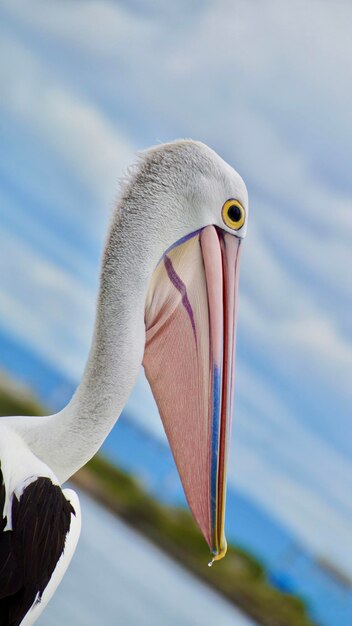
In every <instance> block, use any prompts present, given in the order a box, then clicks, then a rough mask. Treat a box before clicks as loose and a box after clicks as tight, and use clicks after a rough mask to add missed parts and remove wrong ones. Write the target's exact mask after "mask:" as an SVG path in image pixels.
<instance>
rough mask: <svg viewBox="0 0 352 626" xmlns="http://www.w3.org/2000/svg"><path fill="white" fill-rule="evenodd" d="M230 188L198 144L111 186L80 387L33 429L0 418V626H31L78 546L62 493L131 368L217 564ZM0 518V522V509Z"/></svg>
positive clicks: (235, 215) (111, 417) (224, 452)
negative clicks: (113, 193)
mask: <svg viewBox="0 0 352 626" xmlns="http://www.w3.org/2000/svg"><path fill="white" fill-rule="evenodd" d="M247 219H248V197H247V190H246V187H245V184H244V182H243V180H242V178H241V177H240V176H239V174H238V173H237V172H236V171H235V170H234V169H232V167H230V166H229V165H228V164H227V163H226V162H225V161H223V160H222V159H221V158H220V157H219V156H218V155H217V154H216V153H215V152H214V151H213V150H211V149H210V148H209V147H207V146H206V145H204V144H202V143H200V142H196V141H191V140H184V141H176V142H172V143H169V144H164V145H159V146H156V147H154V148H151V149H150V150H147V151H146V152H144V153H142V154H141V155H140V156H139V159H138V161H137V162H136V164H135V165H134V166H133V167H132V168H131V170H130V172H129V174H128V176H127V177H126V179H125V180H124V182H123V184H122V189H121V193H120V197H119V201H118V203H117V206H116V209H115V211H114V213H113V216H112V220H111V224H110V227H109V231H108V235H107V239H106V243H105V248H104V253H103V257H102V266H101V278H100V289H99V295H98V302H97V313H96V321H95V327H94V334H93V339H92V344H91V349H90V353H89V356H88V360H87V364H86V366H85V370H84V373H83V376H82V380H81V382H80V384H79V386H78V388H77V390H76V392H75V394H74V395H73V397H72V399H71V400H70V402H69V403H68V405H67V406H66V407H64V408H63V409H62V410H61V411H60V412H59V413H56V414H54V415H49V416H45V417H21V416H19V417H5V418H0V468H1V474H0V509H2V522H1V516H0V524H1V528H0V626H19V625H20V624H21V625H25V626H30V625H31V624H33V623H34V622H35V621H36V619H37V617H38V615H39V614H40V612H41V611H42V609H43V608H44V606H45V605H46V603H47V602H48V600H49V599H50V597H51V595H52V594H53V593H54V591H55V589H56V587H57V585H58V584H59V582H60V580H61V578H62V576H63V574H64V572H65V570H66V569H67V567H68V564H69V562H70V559H71V557H72V555H73V553H74V549H75V546H76V543H77V541H78V537H79V530H80V519H81V517H80V510H79V501H78V497H77V495H76V494H75V493H74V492H73V491H72V490H68V489H64V490H62V489H61V485H62V484H63V483H64V482H65V481H66V480H68V479H69V478H70V476H72V475H73V474H74V473H75V472H76V471H77V470H78V469H79V468H80V467H82V466H83V465H84V464H85V463H86V462H87V461H88V460H89V459H90V458H91V457H92V456H93V455H94V454H95V453H96V452H97V450H98V449H99V448H100V446H101V444H102V442H103V441H104V439H105V438H106V436H107V435H108V433H109V432H110V430H111V428H112V427H113V425H114V423H115V422H116V420H117V418H118V417H119V415H120V413H121V411H122V409H123V407H124V405H125V403H126V401H127V399H128V396H129V394H130V392H131V390H132V388H133V386H134V383H135V381H136V378H137V375H138V372H139V370H140V367H141V365H143V366H144V368H145V373H146V376H147V378H148V381H149V383H150V386H151V389H152V392H153V394H154V397H155V399H156V402H157V405H158V408H159V412H160V416H161V419H162V421H163V424H164V428H165V431H166V434H167V437H168V440H169V443H170V446H171V449H172V452H173V455H174V458H175V462H176V465H177V468H178V472H179V474H180V478H181V481H182V484H183V487H184V491H185V494H186V497H187V500H188V503H189V506H190V509H191V511H192V514H193V516H194V518H195V520H196V522H197V524H198V526H199V528H200V530H201V532H202V533H203V535H204V537H205V539H206V541H207V543H208V545H209V547H210V550H211V555H212V560H217V559H220V558H222V556H224V554H225V552H226V539H225V534H224V517H225V499H226V462H227V456H228V441H229V433H230V422H231V416H232V403H233V386H234V362H235V334H236V309H237V287H238V275H239V257H240V245H241V241H242V239H243V237H244V236H245V234H246V230H247ZM0 513H1V510H0Z"/></svg>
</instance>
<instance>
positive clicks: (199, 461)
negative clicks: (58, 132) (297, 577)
mask: <svg viewBox="0 0 352 626" xmlns="http://www.w3.org/2000/svg"><path fill="white" fill-rule="evenodd" d="M126 200H127V201H128V203H129V206H131V207H133V209H132V215H131V212H125V213H123V215H122V216H120V228H121V220H122V221H123V220H128V222H129V224H130V226H131V228H133V229H134V232H131V231H130V232H131V235H130V236H131V239H133V238H135V237H136V229H137V233H138V234H137V237H138V239H139V241H140V240H141V239H142V238H141V234H140V233H141V230H140V229H142V230H143V231H144V237H143V248H144V249H143V252H141V250H140V249H139V252H138V257H139V264H140V263H141V262H142V263H143V264H144V267H145V268H148V269H149V275H148V278H147V280H146V281H145V284H146V286H147V289H146V294H145V307H144V316H145V329H146V337H145V347H144V356H143V365H144V368H145V372H146V376H147V378H148V381H149V383H150V386H151V389H152V392H153V394H154V397H155V400H156V402H157V405H158V409H159V412H160V416H161V418H162V421H163V424H164V428H165V431H166V434H167V437H168V440H169V443H170V446H171V449H172V452H173V455H174V458H175V462H176V465H177V468H178V472H179V475H180V478H181V481H182V484H183V487H184V491H185V494H186V497H187V500H188V503H189V506H190V509H191V511H192V513H193V516H194V518H195V520H196V521H197V523H198V525H199V527H200V529H201V531H202V533H203V535H204V537H205V538H206V540H207V542H208V544H209V546H210V549H211V553H212V558H213V560H217V559H220V558H221V557H222V556H224V554H225V552H226V539H225V534H224V517H225V488H226V462H227V456H228V455H227V452H228V441H229V435H230V423H231V416H232V397H233V386H234V362H235V324H236V308H237V286H238V272H239V256H240V244H241V241H242V239H243V237H244V236H245V235H246V230H247V220H248V197H247V190H246V186H245V184H244V182H243V180H242V178H241V177H240V176H239V174H238V173H237V172H236V171H235V170H234V169H233V168H232V167H230V166H229V165H228V164H227V163H226V162H225V161H223V160H222V159H221V158H220V157H219V156H218V155H217V154H216V153H215V152H214V151H213V150H211V149H210V148H209V147H208V146H205V145H204V144H202V143H200V142H195V141H177V142H173V143H169V144H165V145H161V146H157V147H154V148H152V149H151V150H148V151H147V152H146V153H144V154H143V155H142V157H141V160H140V161H139V163H138V164H137V166H136V169H135V170H134V171H133V172H132V176H131V178H130V179H129V181H128V182H127V184H126V187H125V190H124V194H123V204H124V206H125V204H126ZM147 258H149V259H150V258H153V259H154V261H153V265H152V266H151V265H149V266H148V263H147V261H146V259H147ZM141 260H142V261H141ZM151 270H152V271H151Z"/></svg>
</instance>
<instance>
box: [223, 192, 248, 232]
mask: <svg viewBox="0 0 352 626" xmlns="http://www.w3.org/2000/svg"><path fill="white" fill-rule="evenodd" d="M245 218H246V214H245V211H244V208H243V206H242V204H241V203H240V202H239V201H238V200H234V199H233V198H231V199H230V200H226V202H225V204H224V206H223V207H222V219H223V220H224V222H225V224H226V226H228V227H229V228H232V230H239V229H240V228H241V227H242V226H243V224H244V220H245Z"/></svg>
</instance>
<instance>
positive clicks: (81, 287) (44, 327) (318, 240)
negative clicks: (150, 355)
mask: <svg viewBox="0 0 352 626" xmlns="http://www.w3.org/2000/svg"><path fill="white" fill-rule="evenodd" d="M351 23H352V5H351V4H350V3H348V2H347V1H344V0H341V1H340V2H335V3H333V2H331V1H329V0H319V1H318V0H304V2H303V1H301V0H298V1H296V2H295V3H289V2H282V1H279V0H266V1H265V2H260V3H259V2H256V1H255V0H237V1H236V2H232V1H230V0H208V1H204V2H200V0H193V1H190V0H187V1H186V0H182V1H180V2H178V3H164V2H159V1H156V0H149V1H148V0H143V2H142V0H134V1H127V0H125V1H121V2H117V1H112V0H111V1H110V2H109V1H104V0H99V1H98V0H66V2H60V1H59V0H51V1H50V2H48V1H46V2H43V1H36V2H33V1H32V2H19V1H18V0H11V2H10V1H7V2H1V1H0V85H1V87H0V89H1V97H0V133H1V142H0V277H1V280H0V328H1V329H3V330H4V331H6V332H7V333H8V334H9V335H11V336H14V337H16V339H19V340H20V341H21V342H22V343H24V344H25V345H27V346H29V347H30V348H31V349H32V350H33V351H35V352H37V353H38V354H40V355H41V356H42V357H43V358H44V359H45V360H47V362H48V363H50V364H53V365H54V366H55V367H57V368H58V369H60V370H61V371H62V372H64V373H65V374H66V375H67V376H69V377H70V378H72V379H73V380H78V379H79V377H80V375H81V373H82V369H83V366H84V362H85V359H86V356H87V352H88V349H89V343H90V336H91V332H92V327H93V322H94V302H95V297H96V289H97V281H98V261H99V255H100V252H101V247H102V244H103V238H104V233H105V229H106V225H107V222H108V218H109V215H110V213H111V211H112V209H113V202H114V198H115V197H116V194H117V190H118V177H119V176H121V175H122V174H123V171H124V169H125V168H126V166H127V165H128V164H129V163H130V162H131V160H133V154H134V152H135V150H137V149H141V148H144V147H148V146H149V145H151V144H154V143H157V142H163V141H167V140H171V139H174V138H178V137H192V138H195V139H200V140H202V141H205V142H206V143H208V144H209V145H211V146H212V147H213V148H214V149H215V150H217V151H218V152H219V153H220V155H221V156H222V157H223V158H225V159H226V160H228V161H229V162H230V163H231V164H232V165H233V166H234V167H235V168H236V169H238V171H239V172H240V173H241V175H242V176H243V177H244V179H245V181H246V182H247V185H248V189H249V194H250V203H251V216H250V224H249V230H248V238H247V240H246V242H245V245H244V246H243V257H242V271H241V278H240V311H239V328H238V359H237V376H236V400H235V422H234V427H233V450H232V457H231V467H230V481H231V482H232V483H235V484H236V485H237V488H238V489H240V490H241V491H243V492H245V493H247V494H248V495H249V496H250V497H251V498H253V499H254V500H256V501H257V502H258V503H260V504H261V506H263V507H264V508H266V509H268V510H270V511H271V512H272V513H273V514H274V515H275V516H276V517H277V518H278V519H279V520H280V521H281V522H282V523H283V524H284V525H286V526H287V527H288V528H289V529H290V530H291V531H292V532H294V534H295V535H296V536H297V537H298V538H299V539H300V540H301V541H302V542H304V543H305V544H307V545H308V546H309V547H310V548H311V549H313V551H315V552H317V553H319V554H322V555H325V556H327V557H328V558H329V559H330V560H332V561H334V562H335V563H337V564H338V565H340V566H341V567H342V568H343V569H344V570H345V571H346V572H348V573H349V574H350V575H352V558H351V546H352V498H351V493H352V424H351V417H352V415H351V409H352V384H351V379H352V323H351V310H352V278H351V272H352V245H351V244H352V182H351V176H350V148H351V143H352V87H351V85H352V64H351V55H352V40H351V36H350V34H351V31H350V28H351ZM141 397H142V398H143V403H141V402H140V400H141ZM130 407H131V409H132V410H133V411H134V412H135V413H136V415H137V417H138V418H139V419H140V420H141V421H142V422H143V424H144V425H147V426H148V427H149V428H150V429H151V430H152V431H153V432H154V433H155V434H156V436H158V437H163V433H162V431H161V426H160V424H159V421H158V418H157V413H156V409H155V407H154V404H153V401H152V399H151V396H150V394H149V391H148V388H147V385H146V382H145V380H144V379H143V377H142V376H141V378H140V380H139V382H138V385H137V388H136V390H135V392H134V394H133V396H132V398H131V401H130Z"/></svg>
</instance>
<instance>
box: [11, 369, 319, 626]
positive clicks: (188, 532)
mask: <svg viewBox="0 0 352 626" xmlns="http://www.w3.org/2000/svg"><path fill="white" fill-rule="evenodd" d="M40 414H43V408H42V407H41V405H40V404H39V403H38V402H37V401H36V400H35V399H33V398H32V396H31V395H30V394H29V392H28V391H27V390H26V389H25V388H22V387H19V386H17V384H15V383H13V382H12V381H11V380H10V379H8V378H7V377H5V376H3V375H1V376H0V415H40ZM72 482H74V483H75V484H76V485H77V486H78V487H80V488H82V489H84V490H85V491H86V492H87V493H89V494H90V495H91V496H92V497H93V498H94V499H96V500H97V501H99V502H100V503H101V504H103V505H104V506H106V507H107V508H108V509H109V510H110V511H112V512H113V513H114V514H116V515H118V516H119V517H120V518H122V519H123V520H124V521H125V522H127V523H128V524H129V525H131V526H132V527H133V528H134V529H136V530H137V531H139V532H140V533H142V534H143V535H144V536H145V537H147V538H148V539H149V540H151V541H152V542H153V543H154V544H155V545H157V546H159V547H160V548H161V549H163V550H164V551H165V552H166V553H167V554H169V555H170V556H171V557H173V558H174V559H175V560H177V561H178V562H179V563H180V564H182V565H183V566H184V567H186V568H187V569H188V570H189V571H191V572H192V573H193V574H195V575H196V576H197V577H198V578H200V579H201V580H203V581H204V582H206V583H207V584H209V585H210V586H211V587H213V588H214V589H216V590H217V591H218V592H220V593H221V594H222V595H224V596H225V597H226V598H227V599H228V600H229V601H231V602H232V603H233V604H235V605H236V607H239V608H240V609H242V610H243V612H244V613H246V614H247V615H248V616H250V617H251V618H252V619H254V620H255V621H256V622H258V624H261V625H262V626H317V624H316V622H313V621H312V620H311V619H310V617H309V616H308V614H307V610H306V606H305V604H304V602H303V600H302V599H301V598H299V597H297V596H295V595H292V594H287V593H283V592H281V591H279V590H278V589H276V588H275V587H273V586H272V585H271V584H270V582H269V581H268V579H267V575H266V572H265V569H264V567H263V566H262V565H261V563H260V562H259V561H258V560H257V559H256V558H254V557H253V556H252V555H250V554H249V553H248V552H247V551H244V550H242V549H241V548H240V547H239V546H234V545H229V548H228V552H227V555H226V557H225V559H223V560H222V561H220V562H219V563H215V564H214V566H213V567H212V568H209V567H208V566H207V563H208V562H209V560H210V554H209V548H208V546H207V545H206V543H205V541H204V539H203V537H202V536H201V534H200V532H199V530H198V529H197V527H196V526H195V524H194V522H193V519H192V517H191V515H190V513H189V512H188V511H187V510H185V509H183V508H175V507H169V506H165V505H162V504H160V503H159V502H157V501H156V500H155V499H154V498H152V497H151V496H150V495H149V494H148V493H147V492H146V491H145V490H144V489H143V487H142V486H141V485H140V483H139V482H138V481H137V480H136V479H135V478H134V477H133V476H130V475H129V474H127V473H126V472H125V471H122V470H121V469H119V468H117V467H116V466H114V465H112V464H111V463H109V462H108V461H107V460H106V459H104V458H103V457H102V456H101V455H97V456H95V457H94V458H93V459H92V460H91V461H90V462H89V463H88V464H87V465H86V466H85V467H83V468H82V469H81V470H80V471H79V472H77V474H76V475H75V476H74V477H73V478H72ZM126 558H128V555H126Z"/></svg>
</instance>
